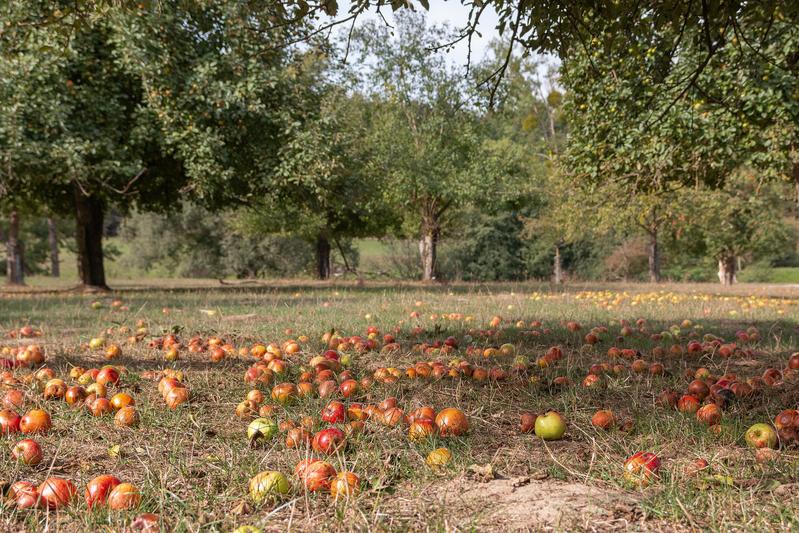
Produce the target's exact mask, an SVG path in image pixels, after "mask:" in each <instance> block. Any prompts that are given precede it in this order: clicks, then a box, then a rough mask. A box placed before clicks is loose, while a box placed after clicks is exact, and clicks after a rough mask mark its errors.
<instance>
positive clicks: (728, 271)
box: [719, 255, 736, 285]
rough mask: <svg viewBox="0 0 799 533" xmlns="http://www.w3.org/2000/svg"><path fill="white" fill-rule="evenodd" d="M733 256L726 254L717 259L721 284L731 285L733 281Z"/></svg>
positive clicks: (734, 263) (734, 264)
mask: <svg viewBox="0 0 799 533" xmlns="http://www.w3.org/2000/svg"><path fill="white" fill-rule="evenodd" d="M735 267H736V261H735V256H734V255H731V256H726V257H722V258H721V259H719V281H720V282H721V284H722V285H732V284H733V283H735V281H736V279H735Z"/></svg>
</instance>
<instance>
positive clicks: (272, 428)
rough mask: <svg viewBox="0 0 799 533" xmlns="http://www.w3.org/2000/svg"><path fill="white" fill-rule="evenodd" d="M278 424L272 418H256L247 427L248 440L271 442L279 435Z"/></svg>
mask: <svg viewBox="0 0 799 533" xmlns="http://www.w3.org/2000/svg"><path fill="white" fill-rule="evenodd" d="M277 431H278V428H277V422H275V421H274V420H272V419H271V418H256V419H255V420H253V421H252V422H250V425H249V426H247V438H248V439H250V442H255V441H258V440H261V439H263V440H269V439H271V438H272V437H274V436H275V435H277Z"/></svg>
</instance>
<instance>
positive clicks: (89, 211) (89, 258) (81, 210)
mask: <svg viewBox="0 0 799 533" xmlns="http://www.w3.org/2000/svg"><path fill="white" fill-rule="evenodd" d="M104 214H105V213H104V207H103V203H102V201H101V200H100V199H99V198H97V197H95V196H85V195H84V194H83V192H82V191H81V190H80V189H79V188H78V187H75V242H76V244H77V248H78V277H79V278H80V282H81V284H82V285H83V286H84V287H86V288H96V289H103V290H107V289H108V285H106V283H105V266H104V264H103V216H104Z"/></svg>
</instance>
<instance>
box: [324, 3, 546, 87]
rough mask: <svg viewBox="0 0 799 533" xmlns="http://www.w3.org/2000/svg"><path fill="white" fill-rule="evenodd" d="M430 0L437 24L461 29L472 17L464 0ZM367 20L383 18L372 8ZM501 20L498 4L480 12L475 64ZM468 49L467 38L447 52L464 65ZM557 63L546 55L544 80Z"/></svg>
mask: <svg viewBox="0 0 799 533" xmlns="http://www.w3.org/2000/svg"><path fill="white" fill-rule="evenodd" d="M429 2H430V11H427V12H426V16H427V19H428V20H429V21H430V22H432V23H434V24H446V25H448V26H450V27H451V28H453V29H460V28H463V27H465V26H466V23H467V21H468V20H469V10H470V7H469V6H464V5H463V4H461V0H429ZM338 4H339V10H338V12H339V15H338V17H337V18H338V19H341V18H344V17H346V16H347V14H348V13H349V8H350V1H349V0H339V3H338ZM415 4H416V5H417V6H418V5H419V4H418V0H417V1H416V2H415ZM418 9H419V10H420V12H422V13H425V11H424V10H423V9H422V8H418ZM382 13H383V16H384V17H385V18H386V20H387V21H388V22H389V24H393V23H394V17H393V14H392V11H391V8H384V9H383V11H382ZM358 20H359V23H360V22H361V20H362V19H360V18H359V19H358ZM363 20H377V21H382V19H380V17H379V16H378V15H377V14H376V13H375V12H371V13H369V14H368V15H366V14H365V15H364V16H363ZM498 20H499V18H498V16H497V13H496V11H494V8H493V7H491V6H490V5H489V6H487V7H486V9H485V10H484V11H483V14H482V15H480V24H479V25H478V27H477V31H478V32H479V33H480V34H481V35H477V33H475V34H474V35H473V36H472V57H471V62H472V65H474V64H476V63H478V62H480V60H481V59H483V58H484V57H486V56H488V55H489V54H490V52H489V44H490V43H491V41H492V40H494V39H496V38H497V37H498V36H499V32H498V31H497V30H496V25H497V23H498ZM517 46H518V45H517ZM468 53H469V45H468V42H467V40H463V41H461V42H459V43H457V44H456V45H455V46H454V47H453V49H452V50H450V51H448V52H446V57H447V59H448V61H450V62H451V63H452V64H453V65H454V66H459V67H462V66H465V65H466V62H467V60H468ZM555 64H557V61H556V60H555V58H551V57H550V58H545V59H544V62H543V63H542V64H541V66H540V68H539V76H540V79H541V80H545V79H546V78H547V76H546V74H547V71H548V70H549V69H550V68H551V66H552V65H555Z"/></svg>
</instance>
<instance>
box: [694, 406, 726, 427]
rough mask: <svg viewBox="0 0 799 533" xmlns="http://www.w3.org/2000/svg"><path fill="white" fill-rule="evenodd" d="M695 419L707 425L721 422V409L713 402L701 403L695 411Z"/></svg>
mask: <svg viewBox="0 0 799 533" xmlns="http://www.w3.org/2000/svg"><path fill="white" fill-rule="evenodd" d="M696 419H697V420H699V421H700V422H702V423H704V424H707V425H708V426H714V425H716V424H718V423H719V422H721V409H719V406H718V405H716V404H715V403H709V404H707V405H703V406H702V407H700V408H699V410H698V411H697V412H696Z"/></svg>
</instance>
